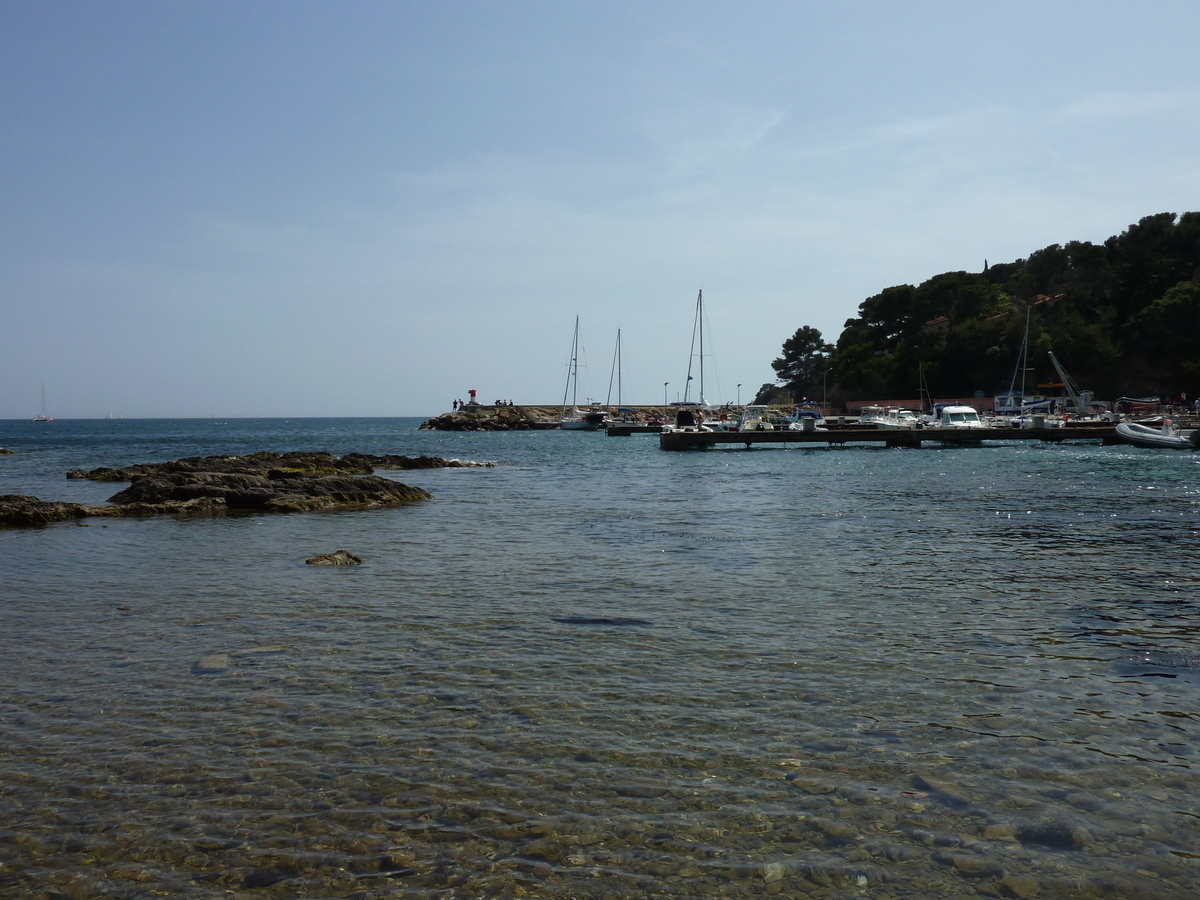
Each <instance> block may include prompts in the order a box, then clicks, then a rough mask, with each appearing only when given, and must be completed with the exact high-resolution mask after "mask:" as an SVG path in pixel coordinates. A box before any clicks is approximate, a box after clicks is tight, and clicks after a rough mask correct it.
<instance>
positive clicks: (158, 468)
mask: <svg viewBox="0 0 1200 900" xmlns="http://www.w3.org/2000/svg"><path fill="white" fill-rule="evenodd" d="M490 465H492V463H476V462H463V461H462V460H457V459H442V458H441V457H438V456H417V457H411V456H393V455H385V456H371V455H369V454H366V453H348V454H347V455H346V456H343V457H337V456H334V455H333V454H332V453H326V452H324V451H321V452H304V451H293V452H291V453H269V452H261V453H251V454H248V455H246V456H189V457H186V458H185V459H174V460H171V461H170V462H162V463H136V464H134V465H131V466H123V467H121V468H119V469H112V468H108V467H107V466H101V467H100V468H98V469H92V470H91V471H84V470H83V469H75V470H73V471H71V472H68V473H67V478H75V479H78V478H86V479H89V480H91V481H133V480H134V479H135V478H136V477H138V476H145V475H159V474H177V473H187V472H208V473H219V474H227V475H263V476H266V477H267V478H272V479H279V478H291V477H294V476H298V475H310V476H312V475H370V474H372V473H373V472H374V471H375V469H376V468H379V469H401V470H404V469H445V468H467V467H475V466H490Z"/></svg>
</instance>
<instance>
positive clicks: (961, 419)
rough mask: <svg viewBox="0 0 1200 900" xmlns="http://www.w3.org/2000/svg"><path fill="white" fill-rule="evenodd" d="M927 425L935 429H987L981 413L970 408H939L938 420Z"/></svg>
mask: <svg viewBox="0 0 1200 900" xmlns="http://www.w3.org/2000/svg"><path fill="white" fill-rule="evenodd" d="M926 424H927V425H929V426H931V427H933V428H986V427H987V426H986V425H984V424H983V421H982V420H981V419H980V418H979V413H978V412H977V411H976V410H975V409H974V407H970V406H939V407H938V408H937V418H935V419H934V420H933V421H932V422H927V423H926Z"/></svg>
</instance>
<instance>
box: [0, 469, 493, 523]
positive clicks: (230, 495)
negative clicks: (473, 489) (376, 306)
mask: <svg viewBox="0 0 1200 900" xmlns="http://www.w3.org/2000/svg"><path fill="white" fill-rule="evenodd" d="M490 465H492V463H474V462H462V461H460V460H447V459H441V458H439V457H434V456H418V457H409V456H392V455H386V456H373V455H370V454H365V453H351V454H348V455H346V456H344V457H337V456H333V455H332V454H329V453H302V452H296V453H283V454H279V453H252V454H250V455H248V456H208V457H198V456H197V457H189V458H187V459H177V460H172V461H170V462H164V463H142V464H137V465H132V466H125V467H123V468H119V469H113V468H108V467H101V468H97V469H92V470H91V471H88V472H85V471H83V470H82V469H79V470H76V471H73V472H69V473H67V477H68V478H87V479H91V480H93V481H101V482H110V481H128V482H130V485H129V487H127V488H125V489H124V490H122V491H119V492H117V493H116V494H114V495H113V496H112V497H110V498H109V501H108V502H109V504H111V505H88V504H81V503H65V502H56V501H48V500H41V499H39V498H37V497H29V496H25V495H20V494H6V495H3V496H0V527H12V528H23V527H25V528H28V527H39V526H43V525H49V524H51V523H53V522H66V521H73V520H78V519H85V518H89V517H108V518H112V517H119V516H121V517H123V516H154V515H207V516H218V515H225V514H228V513H237V512H305V511H311V510H339V509H363V508H369V507H376V506H387V505H393V504H397V503H408V502H412V501H416V500H426V499H429V498H430V497H431V496H432V494H430V493H429V492H428V491H426V490H425V489H424V488H419V487H412V486H410V485H407V484H402V483H401V482H399V481H393V480H392V479H390V478H383V477H381V476H378V475H375V474H374V470H375V469H376V468H380V469H396V470H404V469H436V468H457V467H474V466H490Z"/></svg>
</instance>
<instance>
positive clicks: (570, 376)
mask: <svg viewBox="0 0 1200 900" xmlns="http://www.w3.org/2000/svg"><path fill="white" fill-rule="evenodd" d="M572 383H574V385H575V390H576V392H578V388H579V316H576V317H575V337H574V338H572V339H571V361H570V363H569V364H568V366H567V383H566V384H565V385H564V386H563V402H562V408H563V415H566V412H567V392H568V391H569V390H570V389H571V386H572ZM571 405H572V406H578V402H577V400H576V394H572V395H571Z"/></svg>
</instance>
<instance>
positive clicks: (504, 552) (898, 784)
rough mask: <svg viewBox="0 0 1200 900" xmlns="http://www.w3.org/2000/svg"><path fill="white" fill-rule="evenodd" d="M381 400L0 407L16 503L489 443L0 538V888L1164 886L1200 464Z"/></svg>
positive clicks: (1183, 726) (1175, 814)
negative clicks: (460, 420) (451, 419)
mask: <svg viewBox="0 0 1200 900" xmlns="http://www.w3.org/2000/svg"><path fill="white" fill-rule="evenodd" d="M418 424H419V420H414V419H308V420H305V419H296V420H229V421H219V420H192V421H177V420H176V421H171V420H164V421H144V420H105V421H61V420H60V421H57V422H53V423H49V424H36V425H35V424H33V423H25V422H6V423H0V446H3V447H8V448H9V449H12V450H15V451H18V452H17V453H16V454H13V455H8V456H0V493H19V494H33V495H36V496H39V497H42V498H43V499H52V500H75V501H79V502H101V501H103V500H104V499H105V498H106V497H108V496H110V495H111V494H112V493H115V491H117V490H119V489H120V488H121V487H122V485H120V484H117V485H113V484H98V483H94V482H90V481H75V480H72V481H68V480H66V478H65V473H66V472H67V471H69V470H71V469H77V468H84V469H88V468H93V467H96V466H101V465H107V466H120V465H126V464H130V463H137V462H156V461H164V460H167V459H174V458H178V457H182V456H194V455H216V454H219V455H236V454H242V453H247V452H253V451H257V450H275V451H287V450H329V451H331V452H333V453H337V454H344V453H348V452H353V451H362V452H366V453H397V454H407V455H418V454H422V453H428V454H433V455H438V456H444V457H454V458H462V459H471V460H478V461H490V462H494V463H495V464H496V465H495V467H493V468H466V469H443V470H422V471H409V472H395V473H381V474H386V475H388V476H389V477H395V478H398V479H399V480H402V481H404V482H406V483H409V484H414V485H418V486H420V487H423V488H426V489H428V490H429V491H431V492H432V493H433V495H434V499H432V500H429V501H424V502H421V503H415V504H410V505H404V506H400V507H395V508H388V509H373V510H362V511H350V512H339V513H307V514H291V515H238V516H229V517H225V518H186V519H177V518H171V517H157V518H147V519H91V520H87V519H85V520H83V521H82V522H80V523H79V524H58V525H53V526H50V527H47V528H44V529H30V530H7V531H0V614H2V616H3V618H2V620H0V621H2V622H3V625H2V627H0V634H3V636H4V653H3V654H2V655H0V893H2V894H3V895H4V896H5V897H15V898H25V897H29V898H33V897H70V898H88V897H118V898H125V897H129V898H133V897H149V896H173V897H211V896H217V895H226V894H232V895H236V896H239V897H243V898H253V897H293V896H296V897H362V898H374V897H380V898H382V897H455V898H457V897H461V898H478V897H516V896H523V897H554V898H567V897H594V898H605V897H607V898H632V897H644V896H673V897H685V896H696V897H712V896H729V897H742V896H745V897H749V896H757V895H759V894H764V893H765V894H778V895H780V896H785V897H799V898H805V897H812V898H824V897H839V898H840V897H880V898H882V897H905V898H925V897H947V898H959V897H972V896H984V897H995V896H1016V897H1032V896H1035V895H1036V896H1040V897H1057V896H1064V897H1114V896H1116V897H1124V898H1134V897H1145V898H1157V897H1163V898H1166V897H1197V896H1200V866H1198V863H1200V803H1198V801H1197V797H1200V778H1198V777H1197V774H1198V769H1197V766H1198V765H1200V758H1198V756H1197V747H1196V737H1197V732H1198V729H1200V723H1198V722H1197V716H1198V715H1200V705H1198V701H1200V642H1198V641H1197V637H1196V626H1197V624H1198V617H1197V613H1198V610H1200V590H1198V584H1197V582H1198V580H1200V579H1198V577H1197V572H1198V571H1200V541H1198V539H1197V537H1198V535H1197V532H1198V530H1200V477H1198V476H1200V467H1198V463H1200V454H1195V455H1194V454H1190V453H1184V452H1178V453H1174V452H1167V451H1153V450H1141V449H1135V448H1124V447H1102V446H1100V445H1099V444H1098V443H1091V444H1087V443H1080V444H1064V445H1057V446H1055V445H1042V444H1040V443H1032V442H1031V443H1028V444H1012V443H1005V444H999V445H997V446H994V447H992V446H988V445H986V444H985V445H984V446H982V447H973V448H971V447H963V448H951V449H936V448H934V447H929V448H926V449H923V450H889V449H883V448H869V447H862V448H859V447H854V446H846V447H843V448H833V449H831V448H826V447H814V446H812V445H805V446H797V447H792V448H784V447H776V446H773V447H770V448H756V449H753V450H749V451H748V450H744V449H741V448H740V447H739V448H737V449H728V450H715V451H706V452H687V453H665V452H662V451H660V450H659V449H658V442H657V438H656V437H654V436H653V435H643V436H632V437H628V438H609V437H607V436H605V435H604V434H603V433H581V432H555V431H540V432H511V433H482V434H474V433H470V434H448V433H435V432H423V431H418V430H417V425H418ZM336 549H346V550H349V551H351V552H353V553H355V554H358V555H359V556H361V557H362V558H363V559H364V564H363V565H362V566H361V567H355V568H325V567H311V566H306V565H305V563H304V560H305V558H306V557H310V556H314V555H316V554H319V553H324V552H329V551H332V550H336Z"/></svg>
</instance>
